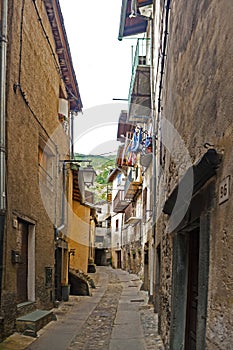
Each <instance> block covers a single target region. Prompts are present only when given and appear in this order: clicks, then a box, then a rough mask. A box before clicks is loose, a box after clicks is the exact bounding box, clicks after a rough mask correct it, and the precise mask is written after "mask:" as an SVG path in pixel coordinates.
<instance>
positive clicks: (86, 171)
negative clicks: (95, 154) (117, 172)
mask: <svg viewBox="0 0 233 350" xmlns="http://www.w3.org/2000/svg"><path fill="white" fill-rule="evenodd" d="M79 176H80V179H81V181H83V183H84V185H86V186H87V187H90V186H93V185H94V181H95V177H96V172H95V170H94V168H93V167H92V166H91V165H90V164H89V165H88V166H86V167H84V168H83V167H80V168H79Z"/></svg>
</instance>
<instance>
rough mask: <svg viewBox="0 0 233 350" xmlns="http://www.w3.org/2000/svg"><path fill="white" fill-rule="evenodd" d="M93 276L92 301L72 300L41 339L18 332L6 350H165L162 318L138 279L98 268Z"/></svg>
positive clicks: (3, 348)
mask: <svg viewBox="0 0 233 350" xmlns="http://www.w3.org/2000/svg"><path fill="white" fill-rule="evenodd" d="M92 277H93V279H94V280H95V284H96V288H95V289H93V295H92V296H91V297H77V296H71V297H70V300H69V301H68V302H65V303H62V304H61V305H60V306H59V308H58V309H54V313H55V314H56V316H57V321H53V322H51V323H49V324H48V325H47V326H46V327H44V328H43V329H42V330H40V331H39V332H38V337H37V338H36V339H33V338H31V337H25V336H22V335H20V334H17V333H15V334H14V335H13V336H12V337H9V338H8V339H7V340H6V341H5V342H3V343H1V344H0V349H1V350H7V349H11V350H14V349H17V350H24V349H27V350H93V349H95V350H100V349H106V350H108V349H109V350H130V349H134V350H162V349H163V346H162V342H161V340H160V337H159V336H158V332H157V328H158V321H157V315H156V314H155V313H154V311H153V307H152V305H149V304H148V303H147V301H148V297H147V293H146V292H144V291H140V286H141V281H140V280H139V279H138V277H137V276H136V275H133V274H129V273H127V272H125V271H122V270H113V269H112V268H109V267H98V268H97V272H96V274H92Z"/></svg>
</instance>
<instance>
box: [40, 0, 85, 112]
mask: <svg viewBox="0 0 233 350" xmlns="http://www.w3.org/2000/svg"><path fill="white" fill-rule="evenodd" d="M44 4H45V9H46V12H47V15H48V18H49V22H50V25H51V28H52V32H53V37H54V40H55V45H56V54H57V56H58V63H59V67H60V72H61V76H62V79H63V81H64V84H65V87H66V91H67V94H68V99H69V101H70V110H71V111H74V112H80V111H81V110H82V107H83V106H82V101H81V97H80V92H79V87H78V83H77V79H76V75H75V71H74V67H73V63H72V58H71V52H70V47H69V43H68V39H67V35H66V30H65V25H64V21H63V16H62V12H61V8H60V4H59V1H58V0H44Z"/></svg>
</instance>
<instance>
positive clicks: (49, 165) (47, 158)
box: [38, 139, 54, 190]
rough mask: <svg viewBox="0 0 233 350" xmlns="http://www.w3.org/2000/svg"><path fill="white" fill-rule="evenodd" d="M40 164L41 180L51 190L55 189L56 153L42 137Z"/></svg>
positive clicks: (39, 155)
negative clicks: (54, 169)
mask: <svg viewBox="0 0 233 350" xmlns="http://www.w3.org/2000/svg"><path fill="white" fill-rule="evenodd" d="M38 165H39V180H40V183H43V184H44V185H46V186H47V187H48V188H49V189H50V190H52V189H53V172H54V171H53V168H54V154H53V152H52V151H51V149H50V148H49V146H48V145H47V144H46V143H45V141H44V140H42V139H40V142H39V146H38Z"/></svg>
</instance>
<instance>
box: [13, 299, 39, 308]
mask: <svg viewBox="0 0 233 350" xmlns="http://www.w3.org/2000/svg"><path fill="white" fill-rule="evenodd" d="M34 303H35V302H34V301H25V302H23V303H20V304H17V309H20V308H21V307H25V306H29V305H32V304H34Z"/></svg>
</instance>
